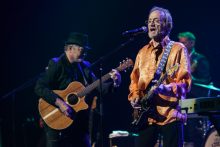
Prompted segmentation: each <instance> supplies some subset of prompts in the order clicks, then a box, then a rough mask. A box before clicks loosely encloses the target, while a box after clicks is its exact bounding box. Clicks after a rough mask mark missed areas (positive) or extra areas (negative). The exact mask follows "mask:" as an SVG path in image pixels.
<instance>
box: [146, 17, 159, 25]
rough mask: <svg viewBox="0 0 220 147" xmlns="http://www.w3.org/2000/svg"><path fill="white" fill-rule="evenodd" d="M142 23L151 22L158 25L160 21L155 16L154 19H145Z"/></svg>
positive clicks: (147, 23)
mask: <svg viewBox="0 0 220 147" xmlns="http://www.w3.org/2000/svg"><path fill="white" fill-rule="evenodd" d="M144 23H145V24H146V25H149V24H152V23H154V24H155V25H160V24H161V21H160V20H159V19H157V18H156V19H153V20H146V21H145V22H144Z"/></svg>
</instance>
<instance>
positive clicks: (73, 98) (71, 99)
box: [67, 94, 78, 105]
mask: <svg viewBox="0 0 220 147" xmlns="http://www.w3.org/2000/svg"><path fill="white" fill-rule="evenodd" d="M67 102H68V103H69V104H70V105H75V104H76V103H77V102H78V97H77V96H76V95H75V94H69V95H68V97H67Z"/></svg>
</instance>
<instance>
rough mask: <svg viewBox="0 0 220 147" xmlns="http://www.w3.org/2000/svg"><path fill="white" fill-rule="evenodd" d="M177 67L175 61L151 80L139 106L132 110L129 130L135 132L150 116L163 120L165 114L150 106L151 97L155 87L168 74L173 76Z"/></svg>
mask: <svg viewBox="0 0 220 147" xmlns="http://www.w3.org/2000/svg"><path fill="white" fill-rule="evenodd" d="M178 69H179V64H178V63H176V64H175V65H174V66H172V67H171V68H169V69H168V70H167V71H166V73H165V74H164V75H162V76H161V77H160V79H159V80H158V81H153V82H152V83H154V84H152V86H150V88H149V90H148V92H147V93H146V94H145V95H144V97H142V99H141V100H140V103H139V104H140V107H138V108H135V109H134V112H133V118H134V120H133V122H132V123H131V130H132V131H134V132H136V131H138V130H140V129H141V128H142V126H143V125H144V124H146V123H147V118H148V117H149V116H150V117H151V118H154V119H156V120H158V121H164V120H165V119H166V117H165V116H162V115H159V114H157V113H156V110H155V108H153V106H152V99H153V95H154V91H155V89H157V88H158V87H159V86H160V84H162V83H163V82H164V81H165V80H166V79H167V77H168V76H173V74H174V73H175V72H176V71H177V70H178Z"/></svg>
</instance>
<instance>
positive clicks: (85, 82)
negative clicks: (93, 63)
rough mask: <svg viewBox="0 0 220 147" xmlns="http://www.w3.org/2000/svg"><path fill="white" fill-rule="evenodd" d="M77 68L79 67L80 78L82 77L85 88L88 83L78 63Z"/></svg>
mask: <svg viewBox="0 0 220 147" xmlns="http://www.w3.org/2000/svg"><path fill="white" fill-rule="evenodd" d="M78 67H79V70H80V72H81V73H82V77H83V80H84V84H85V86H87V85H88V84H89V83H88V82H87V80H86V76H85V73H84V71H83V69H82V67H81V65H80V63H78Z"/></svg>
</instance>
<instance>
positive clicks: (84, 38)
mask: <svg viewBox="0 0 220 147" xmlns="http://www.w3.org/2000/svg"><path fill="white" fill-rule="evenodd" d="M68 44H77V45H79V46H81V47H83V48H84V49H86V50H89V49H91V47H90V46H89V39H88V35H87V34H83V33H77V32H71V33H70V35H69V37H68V39H67V40H66V41H65V45H68Z"/></svg>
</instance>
